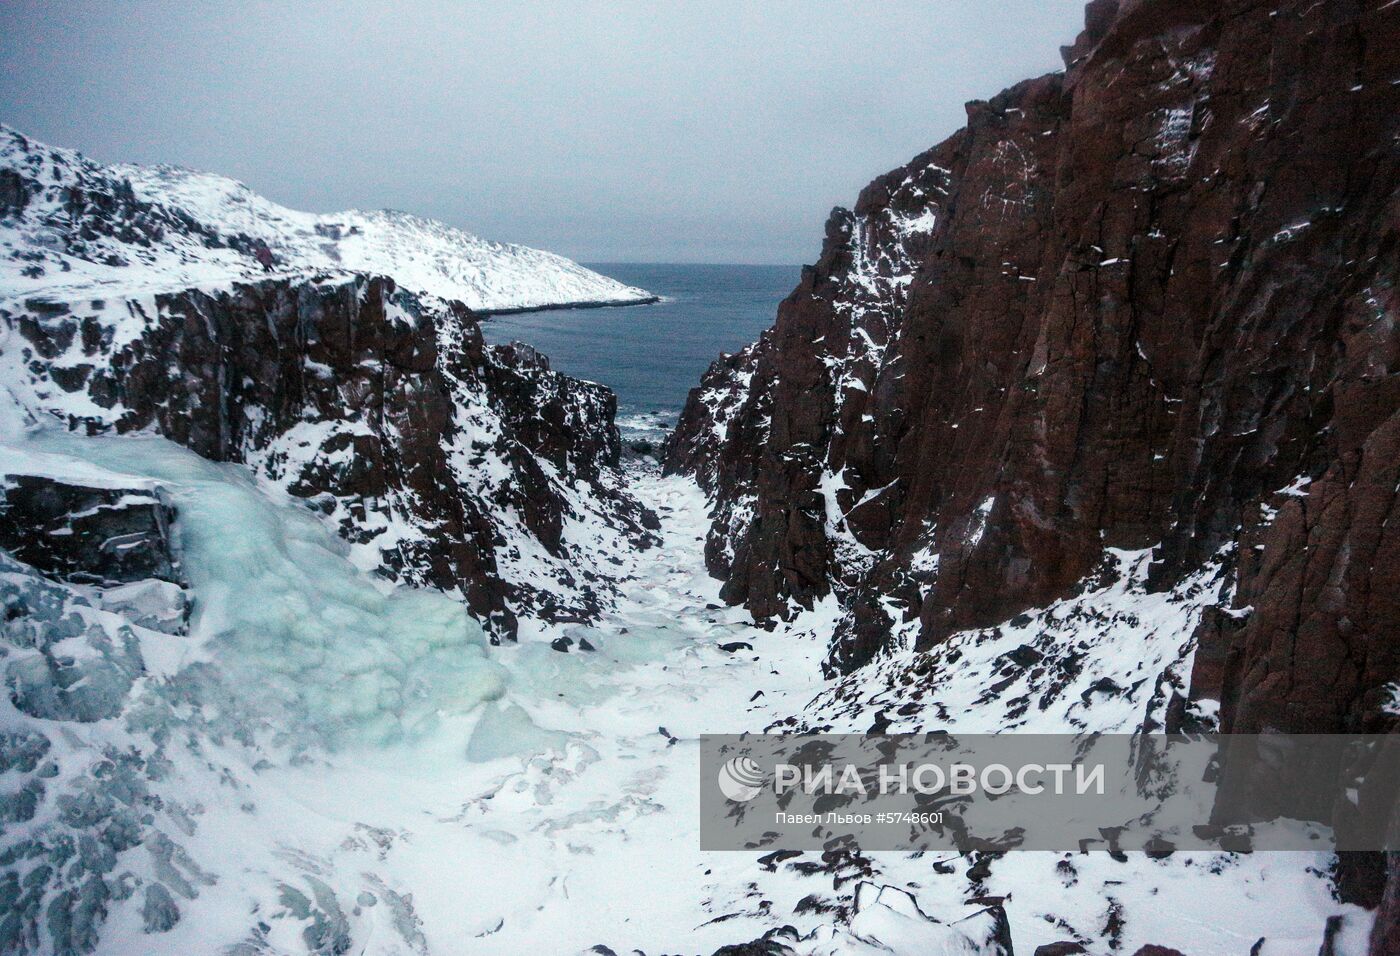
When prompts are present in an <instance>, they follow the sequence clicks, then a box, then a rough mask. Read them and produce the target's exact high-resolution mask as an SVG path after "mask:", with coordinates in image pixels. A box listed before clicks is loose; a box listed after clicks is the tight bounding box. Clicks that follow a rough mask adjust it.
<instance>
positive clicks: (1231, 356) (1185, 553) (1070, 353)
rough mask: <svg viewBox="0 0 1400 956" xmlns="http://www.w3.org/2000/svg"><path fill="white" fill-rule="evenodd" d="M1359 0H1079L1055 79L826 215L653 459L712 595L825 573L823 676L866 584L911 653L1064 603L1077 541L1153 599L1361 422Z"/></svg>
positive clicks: (870, 606) (1386, 68) (1390, 198)
mask: <svg viewBox="0 0 1400 956" xmlns="http://www.w3.org/2000/svg"><path fill="white" fill-rule="evenodd" d="M1384 6H1385V5H1384V4H1383V3H1363V4H1322V5H1309V4H1303V3H1298V4H1287V3H1285V4H1263V3H1248V2H1233V3H1228V4H1225V5H1224V6H1223V7H1222V6H1221V5H1218V4H1202V3H1186V4H1180V3H1174V4H1168V3H1160V2H1137V3H1129V4H1125V5H1124V6H1123V8H1122V9H1121V10H1119V9H1117V7H1116V5H1115V4H1112V3H1095V4H1092V5H1091V7H1090V15H1089V17H1088V24H1089V26H1088V29H1087V30H1086V32H1085V33H1084V34H1083V35H1081V37H1080V38H1079V40H1078V41H1077V42H1076V44H1075V45H1074V46H1073V47H1071V48H1068V49H1067V50H1066V59H1067V62H1068V63H1069V69H1068V71H1067V72H1066V73H1065V74H1064V75H1052V76H1047V77H1042V78H1040V79H1037V80H1032V81H1028V82H1026V83H1023V84H1020V85H1018V86H1016V87H1013V88H1012V89H1010V90H1008V91H1006V92H1005V93H1002V94H1000V95H999V96H997V97H994V98H993V99H992V100H990V101H988V102H985V103H983V102H978V103H973V104H970V105H969V107H968V117H969V119H968V125H967V127H966V128H965V129H964V130H962V131H960V132H959V133H957V134H956V135H955V136H953V137H952V138H951V139H949V140H948V141H947V142H945V143H943V144H942V145H940V146H938V147H936V148H935V149H933V150H931V151H929V152H928V153H925V154H923V155H922V156H919V157H917V158H916V159H915V160H913V161H912V162H911V163H910V164H908V165H907V166H905V167H902V168H900V169H898V170H895V171H894V172H892V173H889V174H887V175H885V176H882V177H880V178H879V179H877V180H876V181H875V182H874V183H872V184H871V185H870V186H869V187H867V188H866V190H865V191H864V192H863V193H862V194H861V196H860V199H859V201H858V202H857V204H856V206H855V209H854V211H853V212H846V211H844V210H837V211H836V212H835V213H833V215H832V218H831V219H830V221H829V222H828V224H827V239H826V243H825V246H824V248H823V252H822V256H821V258H820V259H819V261H818V262H817V264H816V265H815V266H813V267H811V268H809V269H807V270H806V271H805V272H804V275H803V278H802V281H801V284H800V285H799V287H798V288H797V290H796V291H795V292H794V293H793V294H792V295H791V296H790V297H789V298H788V299H787V300H786V301H785V302H784V303H783V304H782V306H781V308H780V310H779V315H778V321H777V323H776V324H775V326H774V327H773V329H772V330H770V331H769V332H768V333H766V334H765V336H764V337H763V339H761V340H760V342H758V343H757V344H756V345H755V346H753V347H752V348H751V349H750V350H749V351H747V352H745V353H741V355H740V356H739V357H729V358H725V359H722V360H721V361H720V362H718V363H716V365H715V366H714V367H713V368H712V369H711V370H710V372H709V373H708V374H707V376H706V379H705V381H704V382H703V383H702V386H701V389H699V390H697V392H696V393H695V395H694V396H693V398H692V400H691V402H690V403H689V404H688V407H687V410H686V413H685V415H684V416H683V417H682V420H681V424H680V427H679V428H678V430H677V433H676V435H675V436H674V438H673V439H672V442H671V445H670V447H669V449H668V452H669V454H668V465H669V467H670V468H671V469H672V470H685V471H690V472H693V473H696V474H698V475H699V476H700V477H701V479H702V481H703V482H705V483H706V484H707V486H708V487H709V488H710V490H711V491H712V492H713V493H714V494H715V496H716V501H717V520H716V524H715V528H714V534H713V536H712V542H711V545H712V547H711V567H712V569H713V570H715V571H716V573H719V574H721V575H724V576H726V577H727V579H728V581H727V584H726V590H725V595H726V597H727V598H728V599H729V600H731V601H735V602H741V603H744V604H746V605H747V606H748V607H749V608H750V609H751V610H752V611H753V612H754V614H755V615H756V616H757V617H760V618H762V617H768V616H772V615H781V614H784V613H785V612H786V610H787V608H788V606H789V602H796V603H797V604H810V603H811V602H812V601H813V600H814V599H816V598H818V597H820V596H821V595H823V594H825V593H826V592H827V591H828V590H830V589H832V588H835V589H836V590H837V591H838V592H839V593H840V595H841V596H842V597H843V598H844V599H845V600H846V601H847V602H848V603H849V605H850V607H851V613H850V615H849V618H848V621H847V624H846V625H845V626H844V627H843V629H842V632H841V634H840V636H839V640H838V641H837V642H836V646H835V647H834V650H833V655H832V663H833V665H834V666H836V667H837V668H838V669H849V668H852V667H855V666H858V665H859V664H861V663H862V662H863V661H865V660H867V659H869V657H870V656H871V655H872V654H873V653H875V652H876V651H877V650H878V649H879V648H880V647H881V645H882V641H883V638H884V635H885V634H887V633H888V631H889V629H890V626H891V624H892V623H894V622H892V621H890V620H889V618H888V616H887V615H888V612H887V610H886V607H887V605H885V604H884V603H883V602H882V601H880V600H877V596H881V597H884V598H889V597H894V598H895V599H896V604H897V605H898V606H899V607H901V608H902V612H901V613H903V614H904V615H905V616H906V617H913V616H917V617H918V618H919V620H920V622H921V638H920V640H921V642H922V643H923V645H924V646H927V645H929V644H931V643H933V642H936V641H938V640H939V639H940V638H941V637H942V636H944V635H946V634H948V633H949V632H950V631H952V630H954V629H960V628H965V627H971V626H981V625H986V624H990V623H994V622H996V621H998V620H1003V619H1005V618H1006V617H1008V616H1010V615H1011V614H1014V613H1015V612H1016V611H1018V610H1021V609H1023V608H1027V607H1032V606H1037V605H1042V604H1044V603H1046V602H1048V601H1050V600H1052V599H1054V598H1057V597H1061V596H1063V595H1064V594H1065V593H1067V592H1068V590H1069V589H1070V588H1071V587H1073V586H1074V584H1075V582H1077V581H1079V580H1080V579H1081V578H1083V577H1085V576H1086V575H1087V574H1088V573H1089V572H1090V571H1091V569H1092V568H1093V566H1094V565H1095V563H1096V562H1097V561H1098V558H1099V555H1100V554H1101V553H1102V550H1103V548H1105V547H1120V548H1145V547H1151V546H1154V545H1159V546H1160V547H1159V555H1158V557H1159V562H1158V572H1157V574H1158V577H1159V578H1160V580H1161V583H1162V585H1163V586H1166V585H1167V584H1169V583H1170V582H1171V581H1173V580H1177V579H1179V578H1180V576H1181V575H1182V574H1183V573H1185V572H1187V571H1189V570H1191V569H1194V568H1195V567H1198V566H1199V565H1200V564H1201V563H1202V562H1203V561H1204V560H1205V558H1206V557H1208V556H1209V555H1211V554H1213V553H1215V552H1216V551H1218V550H1220V549H1221V548H1225V547H1229V546H1231V545H1233V544H1234V543H1235V542H1236V539H1237V532H1236V529H1237V528H1238V527H1239V526H1240V524H1241V522H1242V521H1243V520H1244V516H1245V515H1247V514H1248V513H1250V512H1255V513H1257V511H1258V507H1259V505H1260V504H1261V503H1264V502H1265V501H1266V499H1267V498H1268V496H1269V495H1270V494H1271V493H1272V492H1274V491H1275V490H1277V489H1280V488H1285V487H1287V486H1289V485H1291V484H1292V483H1293V482H1294V481H1295V479H1297V478H1298V477H1299V476H1300V475H1301V476H1304V477H1308V476H1311V477H1316V478H1321V477H1322V475H1323V474H1324V473H1325V472H1326V471H1327V470H1328V468H1330V467H1332V466H1333V465H1334V464H1335V463H1338V462H1341V461H1342V460H1344V459H1346V458H1347V457H1348V456H1353V457H1357V456H1360V455H1361V454H1362V448H1363V446H1364V444H1365V443H1366V442H1367V441H1368V440H1373V441H1375V442H1381V441H1383V438H1382V436H1380V435H1377V436H1376V438H1374V439H1371V434H1372V432H1374V431H1376V430H1377V429H1378V428H1380V426H1381V425H1382V423H1383V422H1384V421H1385V419H1386V418H1388V416H1389V414H1390V412H1391V411H1392V410H1393V409H1394V408H1395V404H1396V393H1395V385H1394V381H1393V379H1394V376H1393V374H1392V369H1393V365H1394V362H1395V349H1396V341H1395V334H1394V329H1393V317H1394V313H1395V308H1396V306H1395V302H1394V293H1393V291H1392V289H1393V281H1394V272H1395V269H1396V266H1395V261H1396V257H1395V256H1394V254H1393V253H1394V244H1395V236H1396V233H1395V220H1396V211H1395V207H1394V196H1395V192H1396V187H1397V158H1396V150H1395V147H1394V142H1395V140H1394V136H1395V134H1396V126H1397V119H1396V117H1397V109H1396V107H1397V102H1398V101H1400V91H1397V88H1396V86H1395V85H1394V84H1393V82H1391V80H1393V78H1394V74H1395V72H1396V69H1397V64H1400V54H1397V51H1396V49H1395V43H1394V40H1393V39H1392V37H1393V36H1394V33H1395V30H1394V27H1395V25H1396V22H1395V19H1396V16H1397V14H1396V12H1395V11H1394V10H1393V9H1383V8H1384ZM1304 51H1306V52H1304ZM717 410H728V411H726V412H725V413H723V414H721V413H719V412H717ZM716 429H720V430H722V431H723V439H722V440H715V439H714V438H713V437H712V436H713V433H714V432H715V431H716ZM1345 477H1346V476H1339V480H1345ZM1375 481H1376V483H1377V484H1378V485H1379V484H1380V483H1382V482H1383V481H1384V476H1382V475H1379V474H1377V475H1376V476H1375ZM1383 517H1384V516H1383V515H1378V516H1377V517H1376V520H1377V521H1380V520H1383ZM1275 533H1279V532H1275Z"/></svg>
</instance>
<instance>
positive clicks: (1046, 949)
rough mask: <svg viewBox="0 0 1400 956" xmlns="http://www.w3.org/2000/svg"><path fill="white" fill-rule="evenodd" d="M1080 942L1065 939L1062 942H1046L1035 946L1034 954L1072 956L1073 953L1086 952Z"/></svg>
mask: <svg viewBox="0 0 1400 956" xmlns="http://www.w3.org/2000/svg"><path fill="white" fill-rule="evenodd" d="M1087 952H1088V950H1087V949H1085V948H1084V946H1083V944H1082V943H1075V942H1070V941H1065V942H1063V943H1046V944H1045V945H1044V946H1037V947H1036V948H1035V956H1074V954H1075V953H1087Z"/></svg>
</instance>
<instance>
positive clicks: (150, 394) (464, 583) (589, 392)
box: [0, 277, 654, 638]
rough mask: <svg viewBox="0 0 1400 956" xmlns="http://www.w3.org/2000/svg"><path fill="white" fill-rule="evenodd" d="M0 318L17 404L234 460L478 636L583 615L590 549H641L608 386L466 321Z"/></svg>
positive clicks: (36, 314) (295, 316)
mask: <svg viewBox="0 0 1400 956" xmlns="http://www.w3.org/2000/svg"><path fill="white" fill-rule="evenodd" d="M0 322H3V325H4V328H5V330H6V340H5V345H4V348H3V355H4V359H5V363H6V365H7V366H8V367H7V368H6V369H5V381H6V382H7V383H8V384H9V385H10V387H11V389H12V390H13V391H15V392H16V393H17V394H18V396H19V397H20V398H21V400H22V401H23V403H24V404H25V405H26V406H27V407H28V408H30V409H31V410H36V411H38V412H40V413H41V414H42V413H49V414H52V415H53V416H56V417H58V418H60V419H62V420H63V421H65V422H66V424H67V425H68V427H69V428H70V429H74V430H79V431H84V432H87V433H91V434H96V433H101V432H106V431H111V432H119V433H120V432H131V431H136V430H143V429H151V430H155V431H156V432H158V433H160V434H162V435H165V436H167V437H169V438H172V439H174V440H175V441H177V442H179V443H180V444H183V445H185V446H186V447H188V448H191V449H192V450H194V451H195V452H197V453H198V454H200V455H202V456H204V457H205V458H209V459H212V460H214V461H235V462H243V463H246V464H247V465H249V466H251V467H252V468H253V469H254V470H255V471H256V472H257V473H258V474H259V475H260V476H262V477H263V478H265V479H266V480H267V481H269V482H271V483H273V484H276V485H278V486H280V487H282V488H283V489H285V490H286V491H287V492H288V493H290V494H292V495H294V496H296V497H298V498H303V499H306V500H307V502H308V503H309V504H310V505H311V506H312V507H314V508H316V509H317V510H319V511H321V512H322V513H323V514H324V515H325V517H326V519H327V520H328V521H329V522H331V523H332V524H333V525H334V526H335V527H337V528H338V529H339V531H340V533H341V534H342V536H343V537H344V538H345V539H346V540H347V541H349V542H350V543H351V545H352V548H353V553H354V555H355V558H356V560H357V561H358V562H359V563H360V564H361V565H362V566H366V567H373V568H377V569H379V570H380V571H382V572H383V573H384V574H386V575H388V576H389V577H391V578H394V579H396V580H402V581H405V582H408V583H413V584H420V585H428V586H432V587H437V588H441V589H444V590H447V591H449V592H454V593H460V594H461V595H462V596H463V597H464V598H465V600H466V602H467V604H468V605H469V607H470V608H471V609H472V611H473V612H474V614H475V615H476V616H477V617H478V618H479V619H480V620H481V621H483V622H484V624H485V625H486V626H487V627H488V629H489V630H490V631H491V632H492V634H493V636H495V637H497V638H501V637H514V636H515V634H516V630H517V615H518V614H520V613H521V612H524V611H528V612H530V613H531V615H532V616H538V617H540V618H542V619H545V620H557V619H564V620H568V619H577V620H582V619H587V618H589V617H590V616H591V615H592V614H594V613H596V611H597V609H598V606H599V601H600V600H601V599H602V598H603V597H604V596H605V595H606V593H607V589H608V588H609V587H610V585H609V584H608V583H607V582H606V581H604V580H603V579H601V578H598V577H596V576H595V575H593V574H592V572H590V571H588V570H587V568H590V567H596V566H598V564H599V563H600V561H601V558H600V557H599V555H598V554H596V553H595V552H599V551H601V550H605V549H606V548H607V547H611V546H615V544H613V543H610V541H612V540H613V539H620V540H621V541H622V542H624V543H630V544H631V545H633V546H638V547H646V546H647V545H648V543H649V541H650V537H649V534H648V532H647V530H646V529H645V527H644V525H646V524H652V523H654V518H653V517H652V516H651V515H650V514H649V513H647V512H645V511H644V510H643V509H642V508H641V506H640V505H638V504H637V503H636V502H635V500H634V499H632V498H631V497H630V496H629V495H627V494H626V493H625V492H624V491H623V490H622V488H621V487H620V484H619V482H620V479H619V478H618V477H617V474H616V472H615V468H616V465H617V463H618V453H619V451H618V446H619V439H618V434H617V430H616V427H615V426H614V424H613V412H614V410H615V399H614V397H613V395H612V393H611V392H610V391H608V390H607V389H605V388H603V387H601V386H597V385H593V384H591V383H585V382H579V381H576V380H574V379H570V378H567V377H566V376H563V375H560V374H558V373H556V372H553V371H551V370H550V368H549V365H548V362H547V361H546V360H545V359H544V358H543V357H541V356H539V355H538V354H536V353H535V352H534V351H533V350H531V349H529V348H527V347H524V346H504V347H491V346H487V345H485V344H484V343H483V342H482V339H481V334H480V330H479V329H478V328H477V325H476V323H475V321H474V319H473V318H472V317H471V315H470V313H468V312H467V310H466V309H465V308H463V307H461V306H460V305H456V304H450V305H448V306H446V307H444V308H443V309H435V308H430V307H427V306H424V305H423V304H422V303H421V302H420V301H419V300H418V299H417V298H416V297H414V296H412V295H410V294H408V293H406V292H403V291H401V290H398V289H396V288H395V284H394V283H393V281H392V280H389V279H384V278H368V277H353V278H350V279H344V278H337V279H331V280H325V281H311V282H297V281H294V280H287V279H271V280H267V281H264V282H259V283H249V284H240V285H236V286H234V287H233V288H231V289H228V290H226V291H219V292H208V293H206V292H201V291H196V290H189V291H185V292H181V293H175V294H170V295H155V296H150V297H146V298H144V299H118V300H116V301H112V302H103V301H90V302H83V303H74V304H72V305H71V306H70V305H67V304H57V305H56V304H52V303H44V302H38V301H31V302H27V303H24V304H23V305H22V306H21V307H19V308H18V309H17V310H14V311H12V310H9V309H0ZM581 568H582V569H583V570H580V569H581Z"/></svg>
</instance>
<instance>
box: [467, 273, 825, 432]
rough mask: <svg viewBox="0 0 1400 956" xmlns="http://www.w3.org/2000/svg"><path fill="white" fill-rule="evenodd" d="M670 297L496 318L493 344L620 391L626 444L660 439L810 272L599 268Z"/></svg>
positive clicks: (490, 334) (489, 332)
mask: <svg viewBox="0 0 1400 956" xmlns="http://www.w3.org/2000/svg"><path fill="white" fill-rule="evenodd" d="M588 268H590V269H593V270H595V271H597V272H601V273H602V274H603V275H606V276H611V277H612V278H614V279H617V280H618V281H620V282H625V283H627V284H628V285H634V286H637V287H639V288H643V289H646V290H648V291H650V292H653V293H655V294H656V295H659V296H661V297H662V298H661V301H660V302H657V303H654V304H651V305H640V306H628V307H626V308H610V309H563V310H557V311H550V312H527V313H521V314H516V315H498V316H492V317H491V318H489V319H488V320H487V321H486V322H485V323H483V326H482V331H483V333H484V334H485V336H486V339H487V341H488V342H497V343H501V342H510V341H516V340H518V341H521V342H525V343H527V344H529V345H533V346H534V347H535V348H537V349H539V350H540V351H541V352H544V353H545V354H546V355H548V356H549V358H550V362H551V364H552V366H553V367H554V368H555V369H556V370H558V371H561V372H564V373H566V374H569V375H572V376H575V377H576V378H583V379H588V380H589V381H593V382H600V383H602V384H603V385H607V386H608V387H610V388H611V389H612V390H613V391H615V392H616V393H617V401H618V415H617V419H618V425H619V427H620V428H621V429H622V432H623V437H624V438H625V439H632V440H636V439H651V440H656V439H657V438H659V437H660V436H661V435H662V434H664V432H665V431H667V430H669V429H670V428H671V427H672V426H674V425H675V422H676V417H677V415H679V414H680V410H681V407H682V406H683V405H684V404H685V398H686V394H687V393H688V392H689V391H690V389H692V388H694V387H695V386H696V385H697V384H699V382H700V376H701V375H702V374H703V373H704V371H705V369H706V368H708V367H709V365H710V363H711V362H713V361H714V360H715V358H717V357H718V356H719V354H720V353H721V352H737V351H738V350H739V349H741V348H743V347H744V346H746V345H748V344H749V343H750V342H752V341H754V340H755V339H756V338H758V335H759V333H760V332H762V331H763V330H764V329H766V328H768V327H769V326H770V325H772V324H773V320H774V318H775V317H776V315H777V311H778V303H779V302H781V301H782V300H783V298H784V297H786V296H787V295H788V294H789V293H790V292H791V291H792V290H793V288H794V287H795V286H796V285H797V280H798V278H799V275H800V272H801V267H800V266H738V265H695V264H686V265H673V264H654V263H645V264H644V263H589V265H588Z"/></svg>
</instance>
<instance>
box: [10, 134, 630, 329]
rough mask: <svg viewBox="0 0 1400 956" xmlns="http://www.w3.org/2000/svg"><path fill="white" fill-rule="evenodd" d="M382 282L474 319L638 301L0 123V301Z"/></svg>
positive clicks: (545, 258)
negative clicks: (300, 281) (306, 282)
mask: <svg viewBox="0 0 1400 956" xmlns="http://www.w3.org/2000/svg"><path fill="white" fill-rule="evenodd" d="M260 243H261V244H265V245H266V247H267V248H268V250H269V251H270V252H271V254H272V257H273V262H272V272H273V273H274V274H275V275H277V276H279V277H307V276H311V275H317V274H327V273H341V274H344V273H372V274H377V275H390V276H393V277H394V279H395V280H396V281H397V282H398V283H399V285H401V286H403V287H404V288H406V289H409V290H410V291H412V292H415V293H418V294H420V295H426V296H431V297H433V298H436V299H441V300H456V301H459V302H462V303H463V304H465V305H466V306H467V307H468V308H469V309H472V310H474V311H477V312H508V311H518V310H523V309H541V308H559V307H567V306H591V305H629V304H635V303H640V302H650V301H653V300H654V299H655V297H654V296H652V295H651V294H650V293H648V292H645V291H643V290H641V289H634V288H631V287H630V286H625V285H623V284H622V283H620V282H615V281H614V280H612V279H609V278H607V277H606V276H602V275H599V274H598V273H596V272H592V271H590V270H588V269H585V268H583V267H582V266H580V265H578V264H577V263H575V262H571V261H570V260H568V259H565V258H564V257H563V256H557V255H554V254H553V253H549V252H541V251H540V250H538V249H530V248H527V247H525V246H516V245H510V244H506V243H499V242H490V241H488V240H485V239H481V238H478V237H476V236H473V235H471V234H469V233H466V232H463V231H461V230H459V229H454V228H452V227H451V226H447V225H444V224H442V223H440V222H434V221H433V220H430V219H422V218H420V217H418V216H413V215H409V214H408V213H402V212H396V211H392V210H379V211H374V212H364V211H360V210H350V211H347V212H342V213H332V214H326V215H318V214H315V213H306V212H298V211H296V210H294V209H288V208H286V207H285V206H280V205H278V204H277V203H274V202H272V201H271V200H268V199H265V198H263V197H262V196H259V195H258V194H257V193H255V192H253V191H252V190H251V189H249V188H248V187H247V186H245V185H243V184H242V183H240V182H237V181H235V180H232V179H228V178H227V177H224V176H219V175H215V174H213V173H203V172H196V171H193V170H188V169H181V168H178V167H174V166H134V165H113V166H103V165H101V164H99V163H96V162H93V161H92V160H90V159H87V158H86V157H84V156H82V155H81V154H79V153H77V152H75V151H73V150H68V149H59V148H56V147H52V146H46V145H44V144H43V143H38V142H35V141H34V140H32V139H29V138H27V137H25V136H24V135H22V134H21V133H19V132H17V131H16V130H13V129H11V128H9V127H7V126H0V300H4V301H13V300H17V299H36V300H42V301H47V302H73V301H77V300H80V299H102V298H108V297H111V296H115V295H133V294H137V293H157V292H174V291H178V290H181V289H187V288H200V289H205V290H208V289H213V288H217V287H225V286H228V285H229V284H231V283H233V282H236V281H250V280H255V279H261V278H264V277H265V275H266V274H267V271H266V270H265V269H264V267H263V265H262V264H261V263H260V262H259V261H258V258H257V251H258V247H259V244H260Z"/></svg>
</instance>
